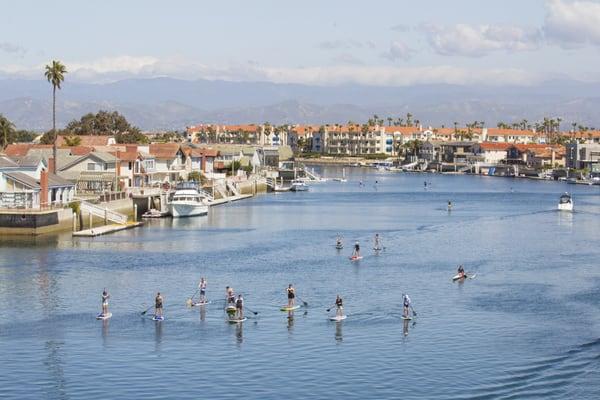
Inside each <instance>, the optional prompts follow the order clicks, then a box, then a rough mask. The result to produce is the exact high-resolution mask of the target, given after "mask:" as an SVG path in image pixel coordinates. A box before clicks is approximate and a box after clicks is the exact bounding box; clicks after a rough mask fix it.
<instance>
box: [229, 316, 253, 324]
mask: <svg viewBox="0 0 600 400" xmlns="http://www.w3.org/2000/svg"><path fill="white" fill-rule="evenodd" d="M247 319H248V318H246V317H244V318H242V319H236V318H229V319H228V320H227V321H228V322H229V323H230V324H239V323H241V322H244V321H245V320H247Z"/></svg>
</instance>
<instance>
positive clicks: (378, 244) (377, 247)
mask: <svg viewBox="0 0 600 400" xmlns="http://www.w3.org/2000/svg"><path fill="white" fill-rule="evenodd" d="M373 248H374V249H375V250H381V238H380V237H379V233H376V234H375V239H374V244H373Z"/></svg>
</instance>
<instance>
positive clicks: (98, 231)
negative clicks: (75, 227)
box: [73, 222, 144, 237]
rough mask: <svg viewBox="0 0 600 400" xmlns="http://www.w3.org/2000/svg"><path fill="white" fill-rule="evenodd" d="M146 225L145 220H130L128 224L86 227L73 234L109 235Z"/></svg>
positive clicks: (84, 235)
mask: <svg viewBox="0 0 600 400" xmlns="http://www.w3.org/2000/svg"><path fill="white" fill-rule="evenodd" d="M142 225H144V223H143V222H129V223H127V224H111V225H104V226H98V227H95V228H91V229H84V230H81V231H79V232H73V236H79V237H96V236H100V235H107V234H109V233H114V232H119V231H124V230H125V229H133V228H137V227H139V226H142Z"/></svg>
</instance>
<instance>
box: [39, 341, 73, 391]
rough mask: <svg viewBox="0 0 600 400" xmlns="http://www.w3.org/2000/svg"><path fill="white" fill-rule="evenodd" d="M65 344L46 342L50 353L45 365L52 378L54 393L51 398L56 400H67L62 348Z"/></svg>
mask: <svg viewBox="0 0 600 400" xmlns="http://www.w3.org/2000/svg"><path fill="white" fill-rule="evenodd" d="M63 345H64V342H57V341H54V340H49V341H47V342H46V346H45V347H46V351H47V352H48V354H47V356H46V360H45V361H44V365H45V366H46V367H47V368H48V373H49V374H50V376H51V377H52V389H53V391H54V393H53V394H52V395H51V396H50V397H51V398H56V399H67V398H68V396H67V393H66V388H65V373H64V360H63V354H62V346H63Z"/></svg>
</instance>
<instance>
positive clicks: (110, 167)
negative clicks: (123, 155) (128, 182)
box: [58, 151, 119, 194]
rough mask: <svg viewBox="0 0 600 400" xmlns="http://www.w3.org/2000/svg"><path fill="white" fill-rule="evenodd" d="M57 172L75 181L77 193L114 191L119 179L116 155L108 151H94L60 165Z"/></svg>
mask: <svg viewBox="0 0 600 400" xmlns="http://www.w3.org/2000/svg"><path fill="white" fill-rule="evenodd" d="M58 174H59V175H60V176H61V177H63V178H65V179H67V180H68V181H71V182H73V183H75V184H76V185H77V191H78V192H79V193H86V194H98V193H104V192H106V191H116V190H117V182H118V179H119V176H118V175H117V157H115V156H114V155H112V154H110V153H106V152H102V151H94V152H91V153H89V154H86V155H83V156H81V157H77V158H76V159H75V160H73V161H71V162H68V163H66V164H65V165H62V166H61V167H60V168H59V169H58Z"/></svg>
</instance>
